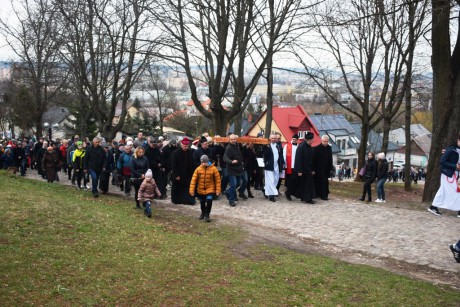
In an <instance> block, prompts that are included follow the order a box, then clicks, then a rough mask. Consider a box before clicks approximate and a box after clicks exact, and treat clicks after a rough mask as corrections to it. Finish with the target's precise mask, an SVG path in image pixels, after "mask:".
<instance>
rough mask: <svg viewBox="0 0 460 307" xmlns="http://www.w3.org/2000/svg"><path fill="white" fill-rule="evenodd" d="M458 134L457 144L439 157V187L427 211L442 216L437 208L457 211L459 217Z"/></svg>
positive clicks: (459, 135) (459, 158) (459, 137)
mask: <svg viewBox="0 0 460 307" xmlns="http://www.w3.org/2000/svg"><path fill="white" fill-rule="evenodd" d="M459 176H460V133H459V134H458V135H457V142H456V143H455V144H453V145H452V146H450V147H448V148H447V149H446V151H445V152H444V154H443V155H442V157H441V185H440V187H439V189H438V192H437V193H436V195H435V197H434V199H433V203H432V204H431V206H430V207H429V208H428V211H430V212H431V213H433V214H435V215H438V216H439V215H442V213H441V212H440V211H439V209H438V208H442V209H447V210H452V211H459V212H458V214H457V217H460V183H459V182H458V177H459Z"/></svg>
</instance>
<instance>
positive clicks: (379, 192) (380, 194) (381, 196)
mask: <svg viewBox="0 0 460 307" xmlns="http://www.w3.org/2000/svg"><path fill="white" fill-rule="evenodd" d="M385 181H387V178H382V179H380V180H379V181H378V182H377V198H378V199H381V200H385V189H384V188H383V186H384V185H385Z"/></svg>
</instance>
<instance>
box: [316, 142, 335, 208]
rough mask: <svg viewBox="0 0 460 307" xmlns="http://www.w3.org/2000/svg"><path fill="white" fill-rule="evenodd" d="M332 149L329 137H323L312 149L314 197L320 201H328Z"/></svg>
mask: <svg viewBox="0 0 460 307" xmlns="http://www.w3.org/2000/svg"><path fill="white" fill-rule="evenodd" d="M332 167H333V165H332V148H331V146H329V137H328V136H327V135H323V136H322V137H321V144H319V145H318V146H316V147H314V148H313V171H314V172H315V176H314V183H315V191H316V195H317V196H319V197H320V198H321V199H322V200H328V196H329V177H330V174H331V171H332Z"/></svg>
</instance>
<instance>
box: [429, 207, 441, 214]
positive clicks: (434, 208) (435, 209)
mask: <svg viewBox="0 0 460 307" xmlns="http://www.w3.org/2000/svg"><path fill="white" fill-rule="evenodd" d="M428 211H430V212H431V213H433V214H434V215H438V216H441V215H442V213H441V212H440V211H439V210H438V208H437V207H435V206H430V208H428Z"/></svg>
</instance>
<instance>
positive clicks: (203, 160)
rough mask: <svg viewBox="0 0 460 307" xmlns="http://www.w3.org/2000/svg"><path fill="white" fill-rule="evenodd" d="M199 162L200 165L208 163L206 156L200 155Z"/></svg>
mask: <svg viewBox="0 0 460 307" xmlns="http://www.w3.org/2000/svg"><path fill="white" fill-rule="evenodd" d="M200 161H201V163H203V162H204V163H208V162H209V158H208V156H207V155H202V156H201V158H200Z"/></svg>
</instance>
